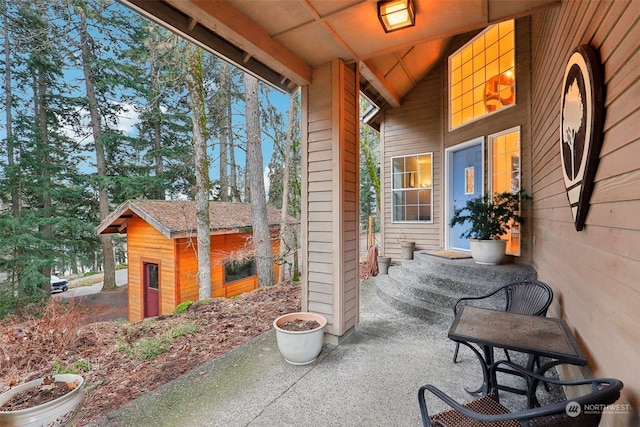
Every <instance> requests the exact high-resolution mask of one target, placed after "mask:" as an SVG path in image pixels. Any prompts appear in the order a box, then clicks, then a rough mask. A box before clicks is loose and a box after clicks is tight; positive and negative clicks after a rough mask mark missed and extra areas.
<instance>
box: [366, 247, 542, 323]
mask: <svg viewBox="0 0 640 427" xmlns="http://www.w3.org/2000/svg"><path fill="white" fill-rule="evenodd" d="M535 278H536V273H535V270H534V269H533V268H532V267H531V266H527V265H523V264H503V265H497V266H484V265H479V264H476V263H475V262H474V261H473V260H472V259H456V260H450V259H445V258H440V257H436V256H433V255H429V254H427V253H426V252H425V251H416V252H415V253H414V259H413V260H402V262H401V264H397V263H396V264H392V266H391V267H389V272H388V275H380V276H377V277H376V287H377V291H378V295H379V296H380V297H381V298H382V299H383V300H384V301H385V302H387V303H388V304H389V305H391V306H393V307H395V308H397V309H399V310H402V311H404V312H406V313H408V314H411V315H413V316H416V317H419V318H422V319H425V320H429V319H432V318H436V319H437V318H441V316H447V317H448V318H449V321H450V318H451V316H452V315H453V310H452V308H453V303H454V302H455V301H456V300H457V299H458V298H461V297H463V296H477V295H483V294H486V293H488V292H490V291H492V290H493V289H495V288H497V287H498V286H501V285H503V284H507V283H510V282H513V281H516V280H525V279H535ZM502 304H503V300H502V299H501V298H497V299H495V300H493V301H486V304H485V306H486V307H489V308H495V309H502Z"/></svg>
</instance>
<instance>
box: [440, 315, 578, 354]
mask: <svg viewBox="0 0 640 427" xmlns="http://www.w3.org/2000/svg"><path fill="white" fill-rule="evenodd" d="M448 336H449V338H450V339H452V340H454V341H463V342H473V343H476V344H479V345H488V346H492V347H500V348H506V349H508V350H515V351H521V352H524V353H529V354H534V355H538V356H544V357H550V358H553V359H557V360H561V361H563V362H566V363H571V364H574V365H586V364H587V358H586V357H585V355H584V353H583V352H582V349H581V348H580V345H579V344H578V343H577V341H576V339H575V337H574V335H573V333H571V330H570V329H569V327H568V325H567V323H566V322H565V321H564V320H562V319H556V318H550V317H542V316H530V315H526V314H516V313H510V312H507V311H496V310H489V309H485V308H479V307H473V306H464V307H463V308H462V310H460V311H458V314H457V316H456V318H455V320H454V322H453V325H452V326H451V329H450V330H449V335H448Z"/></svg>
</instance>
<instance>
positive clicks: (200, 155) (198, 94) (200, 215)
mask: <svg viewBox="0 0 640 427" xmlns="http://www.w3.org/2000/svg"><path fill="white" fill-rule="evenodd" d="M186 80H187V89H188V90H189V106H190V107H191V112H192V115H193V118H192V120H193V152H194V160H195V167H196V218H197V228H198V231H197V241H198V290H199V295H198V296H199V298H200V299H201V300H202V299H207V298H211V232H210V229H209V189H210V187H211V184H210V180H209V161H208V158H207V137H206V129H207V116H206V113H205V109H204V105H205V103H204V83H203V77H202V51H201V50H200V49H199V48H197V47H195V46H192V45H190V44H189V45H187V70H186Z"/></svg>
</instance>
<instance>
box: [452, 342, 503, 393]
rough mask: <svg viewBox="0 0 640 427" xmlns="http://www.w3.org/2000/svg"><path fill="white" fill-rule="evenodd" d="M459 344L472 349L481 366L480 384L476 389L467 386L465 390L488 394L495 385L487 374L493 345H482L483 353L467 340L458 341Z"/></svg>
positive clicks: (490, 363)
mask: <svg viewBox="0 0 640 427" xmlns="http://www.w3.org/2000/svg"><path fill="white" fill-rule="evenodd" d="M460 344H464V345H466V346H467V347H469V348H470V349H471V350H472V351H473V353H474V354H475V355H476V357H477V358H478V360H479V361H480V366H481V367H482V384H481V385H480V387H478V388H477V389H476V390H469V389H468V388H465V391H466V392H467V393H470V394H479V393H482V394H483V395H486V394H488V393H489V391H491V390H492V389H494V387H495V386H494V384H493V382H492V381H491V375H489V369H490V367H491V365H493V347H490V346H482V351H483V353H484V355H483V354H481V353H480V351H478V349H477V348H475V347H474V346H473V345H471V344H470V343H468V342H465V341H460Z"/></svg>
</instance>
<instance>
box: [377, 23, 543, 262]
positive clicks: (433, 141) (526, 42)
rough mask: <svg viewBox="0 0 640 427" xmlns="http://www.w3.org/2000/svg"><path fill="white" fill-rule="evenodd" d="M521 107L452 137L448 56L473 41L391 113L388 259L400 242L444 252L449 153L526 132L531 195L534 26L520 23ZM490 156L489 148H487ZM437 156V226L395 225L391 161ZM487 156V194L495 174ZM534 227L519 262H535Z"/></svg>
mask: <svg viewBox="0 0 640 427" xmlns="http://www.w3.org/2000/svg"><path fill="white" fill-rule="evenodd" d="M515 28H516V104H515V105H514V106H511V107H509V108H504V109H501V110H499V111H498V112H497V113H495V114H492V115H490V116H487V117H484V118H482V119H480V120H478V121H475V122H472V123H469V124H466V125H464V126H462V127H459V128H457V129H455V130H453V131H449V120H448V114H449V113H448V97H449V89H448V56H449V55H450V54H452V53H453V52H455V51H456V50H458V49H459V48H460V47H462V46H463V45H464V44H465V43H466V42H467V41H469V40H470V39H471V38H472V36H471V35H467V36H466V37H465V36H460V37H456V38H454V40H453V41H452V43H451V44H450V46H449V47H448V49H447V53H446V54H445V55H444V59H443V60H442V61H441V63H440V64H439V65H437V66H436V67H434V69H432V70H431V71H430V72H429V74H427V76H426V77H425V78H424V79H423V80H422V81H421V82H420V83H419V84H418V85H417V86H416V88H415V89H414V90H413V91H411V92H410V93H409V94H407V96H405V98H404V99H403V102H402V106H401V107H399V108H394V109H387V110H385V112H384V114H385V116H384V121H383V123H382V127H381V130H380V137H381V142H382V147H383V151H382V153H383V155H382V164H381V186H382V189H383V191H382V194H383V195H384V197H383V200H381V205H382V209H381V211H382V212H383V222H382V236H383V243H382V251H383V252H384V254H385V255H386V256H391V257H392V258H395V259H399V258H400V253H401V249H400V241H402V240H413V241H415V242H416V249H444V247H445V244H446V242H445V229H446V228H447V227H448V224H447V213H446V212H445V203H446V202H445V197H446V194H447V192H446V191H447V188H446V185H447V184H448V183H447V182H446V180H445V174H446V172H447V170H446V167H445V162H446V158H445V150H446V149H447V148H450V147H454V146H456V145H458V144H461V143H464V142H467V141H470V140H472V139H475V138H478V137H484V140H485V143H486V142H487V137H488V136H489V135H492V134H494V133H497V132H501V131H504V130H507V129H511V128H514V127H517V126H519V127H520V139H521V141H520V145H521V169H522V183H521V184H522V189H523V190H525V191H526V192H527V193H528V194H531V181H530V179H529V177H530V176H531V154H530V153H531V127H530V124H529V100H530V87H531V84H530V73H529V70H530V68H531V59H530V58H531V57H530V20H529V18H522V19H518V20H516V24H515ZM485 151H486V148H485ZM426 152H432V153H433V223H393V222H392V215H391V214H392V212H391V209H392V205H391V158H392V157H395V156H403V155H409V154H419V153H426ZM487 161H488V156H487V153H485V168H484V170H485V177H484V182H485V189H486V183H487V182H488V177H487V176H486V174H487V173H488V170H489V168H488V167H487V165H486V162H487ZM523 216H524V217H525V219H529V218H531V206H530V204H526V203H525V204H523ZM531 222H532V221H530V220H529V221H526V222H525V224H524V225H523V226H521V232H522V240H521V254H520V256H519V257H515V259H514V261H515V262H520V263H530V262H531V245H530V241H531V233H530V229H531Z"/></svg>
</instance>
